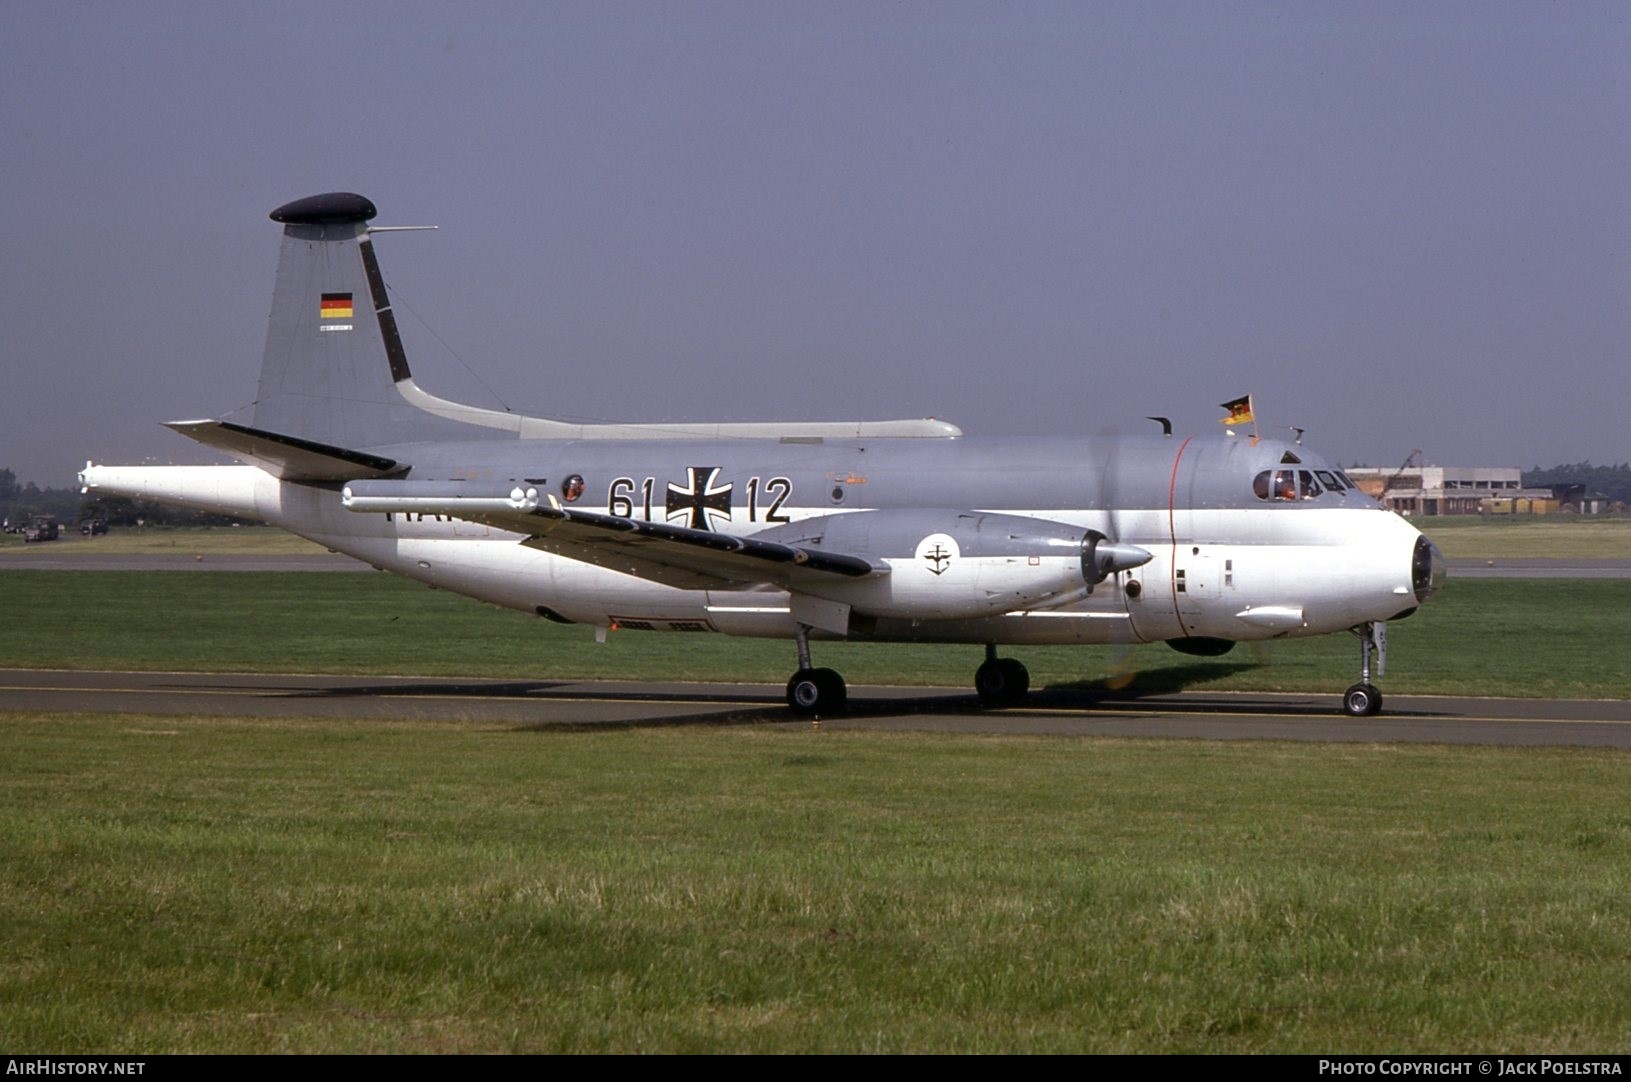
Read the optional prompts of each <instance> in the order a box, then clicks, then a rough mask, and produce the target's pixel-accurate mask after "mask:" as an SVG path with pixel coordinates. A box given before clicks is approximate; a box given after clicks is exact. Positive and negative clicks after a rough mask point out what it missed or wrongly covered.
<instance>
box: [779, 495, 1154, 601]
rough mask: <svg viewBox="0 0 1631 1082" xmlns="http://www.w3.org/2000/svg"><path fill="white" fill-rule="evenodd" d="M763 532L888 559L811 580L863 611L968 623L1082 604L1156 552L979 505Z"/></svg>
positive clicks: (868, 514) (830, 519) (849, 517)
mask: <svg viewBox="0 0 1631 1082" xmlns="http://www.w3.org/2000/svg"><path fill="white" fill-rule="evenodd" d="M755 536H758V537H761V538H764V539H765V540H774V541H779V542H782V543H784V544H796V545H801V546H807V547H810V548H824V549H831V550H833V551H836V552H852V553H853V552H865V553H869V554H872V555H874V556H879V557H882V559H883V560H884V562H885V563H887V564H888V565H889V567H890V573H889V574H888V575H884V576H879V577H876V578H869V579H858V580H849V581H834V582H832V583H830V584H828V583H822V584H819V585H817V586H813V587H808V588H807V589H808V590H809V592H810V593H812V594H815V595H816V596H820V597H822V598H825V599H827V600H830V601H838V602H843V603H845V604H848V605H849V606H850V607H851V608H852V609H853V610H854V611H855V612H856V613H859V614H863V615H867V616H875V617H894V618H899V619H910V620H958V619H970V618H976V617H981V616H994V615H1000V614H1002V613H1006V612H1014V611H1017V610H1035V609H1048V608H1056V607H1058V606H1060V605H1068V604H1070V603H1071V602H1073V601H1079V600H1081V599H1082V598H1084V597H1086V596H1087V595H1088V594H1089V593H1091V592H1092V590H1093V587H1094V586H1096V585H1098V584H1099V583H1101V582H1103V581H1104V580H1105V578H1107V577H1108V576H1109V575H1111V574H1113V573H1114V572H1117V571H1124V570H1127V569H1128V568H1132V567H1138V566H1140V565H1141V564H1144V563H1146V562H1148V561H1149V559H1150V554H1149V553H1148V552H1146V551H1145V550H1144V549H1141V548H1139V547H1138V546H1136V545H1124V544H1117V543H1113V542H1111V541H1109V540H1107V539H1106V538H1105V536H1104V535H1103V534H1101V533H1099V532H1097V531H1096V530H1085V529H1083V528H1082V527H1080V526H1072V525H1070V524H1069V523H1065V522H1054V521H1050V520H1047V519H1035V518H1024V517H1021V516H1018V515H998V514H984V513H981V512H978V511H949V510H948V511H939V510H911V511H860V512H855V513H852V514H840V515H826V516H823V517H821V518H816V519H806V520H804V521H802V522H797V523H792V524H790V525H787V526H779V527H776V528H774V529H772V530H767V531H764V532H763V533H760V534H757V535H755Z"/></svg>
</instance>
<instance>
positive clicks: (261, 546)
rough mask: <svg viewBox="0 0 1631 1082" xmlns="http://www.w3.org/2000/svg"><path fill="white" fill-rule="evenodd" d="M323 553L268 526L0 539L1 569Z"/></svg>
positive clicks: (302, 539)
mask: <svg viewBox="0 0 1631 1082" xmlns="http://www.w3.org/2000/svg"><path fill="white" fill-rule="evenodd" d="M323 551H324V549H323V548H322V546H320V545H314V544H312V543H311V542H310V541H307V540H306V539H305V538H303V537H296V536H295V535H294V534H292V533H286V532H284V531H283V530H278V529H273V528H272V527H270V526H221V527H209V528H198V529H192V528H188V529H169V528H165V527H152V528H148V529H115V530H113V531H112V532H111V533H109V534H107V535H106V536H104V537H82V536H81V535H80V534H78V533H76V532H72V531H71V530H70V529H67V528H65V529H64V530H63V533H62V539H61V540H59V541H54V542H50V543H48V544H33V545H29V544H24V542H23V539H22V536H21V535H20V534H5V535H0V567H4V566H6V562H8V561H11V560H27V559H28V558H29V557H31V556H34V555H50V556H92V555H98V556H101V555H109V556H138V555H139V556H173V555H182V556H194V555H205V556H209V555H215V556H293V555H301V554H315V553H320V552H323ZM19 566H21V565H19Z"/></svg>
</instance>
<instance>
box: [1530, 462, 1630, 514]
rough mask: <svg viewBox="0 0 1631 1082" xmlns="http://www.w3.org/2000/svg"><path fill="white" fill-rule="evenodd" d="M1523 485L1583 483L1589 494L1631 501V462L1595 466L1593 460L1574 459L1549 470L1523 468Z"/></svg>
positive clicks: (1531, 486) (1540, 485)
mask: <svg viewBox="0 0 1631 1082" xmlns="http://www.w3.org/2000/svg"><path fill="white" fill-rule="evenodd" d="M1523 485H1524V487H1525V488H1546V487H1548V486H1550V485H1584V486H1586V493H1587V495H1596V494H1599V493H1600V494H1602V495H1604V496H1607V497H1608V498H1609V499H1611V500H1614V501H1616V502H1617V503H1622V504H1631V463H1626V462H1622V463H1620V464H1619V465H1618V466H1593V465H1592V464H1591V463H1590V462H1575V463H1571V464H1569V465H1566V466H1553V467H1551V468H1550V469H1541V468H1540V467H1539V466H1535V467H1534V468H1532V469H1527V470H1524V471H1523Z"/></svg>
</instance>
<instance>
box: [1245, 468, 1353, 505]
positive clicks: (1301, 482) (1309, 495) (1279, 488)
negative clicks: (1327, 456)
mask: <svg viewBox="0 0 1631 1082" xmlns="http://www.w3.org/2000/svg"><path fill="white" fill-rule="evenodd" d="M1342 489H1343V485H1342V482H1341V481H1340V480H1338V475H1336V474H1334V473H1332V472H1331V471H1329V470H1263V471H1261V472H1260V473H1258V475H1257V476H1256V477H1253V478H1252V495H1253V496H1256V497H1257V498H1258V499H1260V500H1265V501H1271V502H1279V501H1288V502H1289V501H1291V500H1313V499H1318V498H1319V497H1320V496H1322V495H1324V494H1325V493H1327V492H1341V491H1342Z"/></svg>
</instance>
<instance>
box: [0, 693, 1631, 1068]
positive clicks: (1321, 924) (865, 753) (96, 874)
mask: <svg viewBox="0 0 1631 1082" xmlns="http://www.w3.org/2000/svg"><path fill="white" fill-rule="evenodd" d="M0 726H3V732H4V738H3V741H0V766H3V768H4V770H5V774H6V778H7V784H6V786H5V787H4V789H3V790H0V852H3V853H4V854H5V860H4V861H3V862H0V967H3V970H0V971H3V972H4V974H5V977H4V979H3V980H0V1045H3V1046H4V1047H7V1048H13V1049H19V1048H20V1049H27V1050H29V1051H31V1052H91V1051H106V1050H113V1049H117V1050H119V1051H122V1052H130V1053H161V1052H221V1051H232V1052H263V1051H279V1052H299V1051H407V1052H469V1051H522V1052H555V1051H620V1052H630V1051H651V1052H700V1051H719V1050H743V1051H1135V1052H1140V1051H1160V1052H1246V1051H1279V1052H1316V1051H1317V1052H1341V1051H1345V1052H1394V1053H1398V1052H1431V1051H1453V1050H1464V1049H1468V1048H1476V1049H1480V1050H1489V1051H1497V1050H1498V1051H1509V1052H1520V1051H1521V1052H1539V1051H1554V1052H1569V1051H1576V1052H1589V1051H1598V1052H1601V1051H1618V1050H1623V1049H1624V1048H1625V1047H1626V1046H1627V1042H1628V1040H1631V966H1628V965H1627V964H1626V963H1627V960H1628V957H1627V953H1626V952H1627V948H1626V944H1627V943H1628V942H1631V896H1628V894H1627V891H1626V889H1625V888H1626V879H1625V875H1626V868H1627V866H1628V862H1631V815H1628V814H1627V811H1626V807H1625V802H1624V795H1625V793H1626V792H1627V790H1628V788H1631V756H1627V755H1625V754H1623V753H1615V752H1601V751H1587V750H1563V749H1551V750H1543V749H1522V750H1517V749H1480V748H1471V749H1469V748H1460V749H1454V750H1450V749H1442V748H1424V747H1378V746H1368V747H1367V746H1357V747H1356V746H1343V747H1315V746H1287V745H1274V744H1262V743H1253V744H1250V745H1226V744H1213V743H1202V742H1178V743H1173V742H1168V743H1147V742H1135V741H1119V740H1088V739H1059V738H1047V739H1043V738H1037V739H1026V738H1012V737H1006V738H1002V737H959V736H948V735H932V736H926V735H894V734H878V733H873V734H856V733H836V732H826V733H812V732H810V731H809V730H808V729H806V728H797V729H795V728H791V727H789V728H787V729H780V730H777V729H763V728H759V729H742V728H729V729H719V728H712V727H699V728H695V729H683V730H662V731H636V732H614V733H598V734H583V733H557V732H547V731H516V730H499V729H482V728H479V727H475V726H471V725H466V724H460V723H457V722H449V723H446V724H397V725H392V724H381V723H367V724H363V723H357V722H350V721H311V722H287V721H277V722H270V721H269V722H251V721H233V720H227V719H177V718H158V717H154V718H119V719H109V718H102V717H81V716H54V717H53V716H21V715H0Z"/></svg>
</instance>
